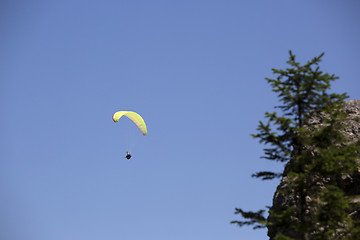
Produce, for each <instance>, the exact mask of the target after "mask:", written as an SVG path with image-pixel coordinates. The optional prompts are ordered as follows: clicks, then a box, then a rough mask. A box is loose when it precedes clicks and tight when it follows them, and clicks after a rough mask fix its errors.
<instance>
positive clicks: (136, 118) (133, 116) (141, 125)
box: [113, 111, 147, 136]
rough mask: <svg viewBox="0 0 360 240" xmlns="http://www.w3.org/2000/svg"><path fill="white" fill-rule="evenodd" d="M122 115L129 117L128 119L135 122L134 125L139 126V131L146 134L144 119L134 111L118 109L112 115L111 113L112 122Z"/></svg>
mask: <svg viewBox="0 0 360 240" xmlns="http://www.w3.org/2000/svg"><path fill="white" fill-rule="evenodd" d="M122 116H126V117H128V118H130V120H131V121H133V122H134V123H135V125H136V126H137V127H138V128H139V130H140V131H141V133H142V134H143V135H144V136H146V135H147V129H146V124H145V121H144V119H143V118H142V117H141V116H140V115H139V114H137V113H136V112H131V111H119V112H116V113H114V115H113V120H114V122H118V121H119V119H120V118H121V117H122Z"/></svg>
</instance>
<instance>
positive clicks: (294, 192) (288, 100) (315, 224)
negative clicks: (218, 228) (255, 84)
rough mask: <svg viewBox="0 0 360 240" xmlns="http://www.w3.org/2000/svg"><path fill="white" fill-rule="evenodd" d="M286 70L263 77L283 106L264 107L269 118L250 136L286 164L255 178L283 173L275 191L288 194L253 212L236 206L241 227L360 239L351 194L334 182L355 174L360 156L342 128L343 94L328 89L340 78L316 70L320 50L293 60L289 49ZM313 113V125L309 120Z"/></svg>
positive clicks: (287, 237)
mask: <svg viewBox="0 0 360 240" xmlns="http://www.w3.org/2000/svg"><path fill="white" fill-rule="evenodd" d="M289 53H290V58H289V60H288V61H287V63H288V64H289V65H290V67H289V68H286V69H285V70H278V69H273V73H274V74H276V75H277V78H276V79H270V78H266V80H267V82H268V83H269V84H270V85H271V87H272V90H273V91H274V92H275V93H277V96H278V98H279V100H280V102H281V103H282V105H280V106H277V107H276V108H277V109H278V110H279V111H274V112H272V113H269V112H266V113H265V118H266V119H267V122H266V123H264V122H262V121H260V122H259V125H258V128H257V131H258V133H257V134H253V135H252V136H253V137H254V138H257V139H259V141H260V143H263V144H265V145H266V148H264V153H265V156H264V157H263V158H265V159H268V160H273V161H277V162H281V163H285V164H286V167H285V169H284V172H282V173H275V172H271V171H260V172H257V173H255V174H253V177H256V178H260V179H262V180H271V179H274V178H279V177H286V180H287V186H286V188H285V189H282V190H279V191H281V193H282V194H284V195H288V196H289V195H291V196H293V198H292V201H293V202H292V203H291V204H288V205H287V206H273V207H269V209H270V210H269V214H270V216H269V217H268V218H266V217H265V216H264V213H265V210H264V209H262V210H259V211H257V212H252V211H244V210H242V209H241V208H236V209H235V210H236V212H235V214H240V215H241V216H242V218H243V219H245V220H241V221H232V223H235V224H238V225H239V226H244V225H253V228H254V229H257V228H265V227H267V228H268V229H269V230H270V229H272V230H274V229H276V231H269V232H268V235H269V237H270V239H276V240H280V239H281V240H291V239H296V240H297V239H301V240H309V239H319V240H325V239H360V233H359V232H360V230H358V229H360V225H359V223H358V222H357V221H355V220H353V219H352V218H351V217H349V210H350V208H351V199H350V198H349V197H348V196H345V195H344V192H343V191H342V190H341V189H340V188H339V186H338V183H339V181H340V180H341V177H342V176H343V175H344V174H353V173H354V172H355V171H356V170H357V167H359V166H358V165H357V163H356V161H355V160H356V159H360V152H359V146H360V144H359V142H360V141H358V142H356V143H352V142H350V141H349V140H348V139H347V138H346V137H345V135H343V134H342V133H341V130H342V129H343V128H344V127H345V123H346V120H347V115H346V114H345V113H344V112H343V111H342V108H343V102H344V100H345V99H346V98H347V95H346V94H335V93H332V94H329V93H328V91H329V89H330V85H331V82H332V81H334V80H336V79H338V77H336V76H335V75H329V74H327V73H323V72H322V71H320V68H319V63H320V62H321V58H322V56H323V55H324V53H322V54H320V55H319V56H318V57H315V58H313V59H312V60H311V61H308V62H307V63H306V64H304V65H301V64H300V63H298V62H296V60H295V55H293V54H292V52H291V51H290V52H289ZM311 118H317V119H318V122H317V124H311V123H310V121H309V119H311Z"/></svg>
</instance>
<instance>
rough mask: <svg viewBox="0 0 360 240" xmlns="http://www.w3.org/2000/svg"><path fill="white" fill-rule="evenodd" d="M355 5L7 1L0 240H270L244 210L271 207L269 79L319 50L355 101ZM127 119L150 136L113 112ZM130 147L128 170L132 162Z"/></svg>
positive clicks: (2, 45)
mask: <svg viewBox="0 0 360 240" xmlns="http://www.w3.org/2000/svg"><path fill="white" fill-rule="evenodd" d="M359 12H360V3H359V1H356V0H353V1H351V0H348V1H340V0H338V1H333V0H326V1H325V0H318V1H291V0H281V1H280V0H274V1H268V0H262V1H250V0H249V1H234V0H233V1H231V0H229V1H226V0H225V1H220V0H217V1H212V0H207V1H205V0H202V1H201V0H191V1H190V0H181V1H165V0H162V1H159V0H153V1H144V0H132V1H119V0H101V1H100V0H97V1H96V0H93V1H89V0H62V1H50V0H32V1H25V0H24V1H21V0H19V1H12V0H2V1H1V2H0V99H1V102H0V104H1V105H0V106H1V119H0V132H1V134H0V146H1V147H0V150H1V151H0V192H1V197H0V213H1V214H0V239H6V240H64V239H66V240H79V239H86V240H100V239H101V240H103V239H105V240H119V239H124V240H144V239H146V240H169V239H171V240H199V239H206V240H218V239H227V240H235V239H251V240H260V239H266V238H267V237H266V231H265V230H260V231H253V230H252V229H251V228H238V227H237V226H235V225H231V224H230V221H231V220H234V219H237V216H235V215H234V214H233V213H234V208H235V207H241V208H244V209H247V210H258V209H260V208H263V207H264V206H265V205H271V204H272V197H273V193H274V191H275V188H276V185H277V184H278V181H272V182H262V181H260V180H257V179H252V178H251V177H250V176H251V174H252V173H254V172H255V171H258V170H268V169H272V170H276V169H279V170H281V169H282V166H281V165H277V164H276V163H272V162H268V161H266V160H263V159H260V158H259V157H260V156H261V155H262V148H263V146H262V145H260V144H259V143H258V142H257V140H255V139H253V138H252V137H251V136H250V134H251V133H255V132H256V130H255V129H256V127H257V124H258V121H259V120H262V119H263V116H264V112H265V111H272V110H273V106H274V105H276V102H277V99H276V95H275V94H274V93H273V92H271V88H270V86H269V85H268V84H267V83H266V81H265V80H264V78H265V77H273V76H274V75H272V73H271V68H284V67H285V66H286V65H285V61H286V60H287V59H288V51H289V50H292V51H293V53H295V54H296V55H297V58H298V60H299V61H301V62H303V63H304V62H305V61H307V60H309V59H311V58H313V57H315V56H317V55H319V54H320V53H322V52H325V56H324V57H323V62H322V64H321V68H322V69H323V70H324V71H325V72H328V73H330V74H332V73H334V74H336V75H337V76H339V77H340V79H339V80H338V81H337V82H335V83H334V84H333V88H332V90H333V91H334V92H337V93H342V92H347V93H348V94H349V95H350V99H360V78H359V69H360V57H359V56H360V44H359V43H360V27H359V25H360V14H359ZM119 110H133V111H136V112H138V113H140V114H141V115H142V116H143V117H144V119H145V121H146V123H147V125H148V136H146V137H143V136H142V135H141V133H140V132H139V131H138V130H137V129H136V127H135V125H133V124H132V123H130V121H128V120H127V119H120V121H119V123H116V124H115V123H114V122H113V121H112V119H111V117H112V115H113V113H114V112H115V111H119ZM127 150H131V151H132V154H133V158H132V159H131V160H130V161H128V160H126V159H125V158H124V156H125V154H126V151H127Z"/></svg>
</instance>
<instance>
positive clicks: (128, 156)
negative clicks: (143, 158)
mask: <svg viewBox="0 0 360 240" xmlns="http://www.w3.org/2000/svg"><path fill="white" fill-rule="evenodd" d="M125 158H126V159H127V160H130V158H131V154H130V153H129V152H126V156H125Z"/></svg>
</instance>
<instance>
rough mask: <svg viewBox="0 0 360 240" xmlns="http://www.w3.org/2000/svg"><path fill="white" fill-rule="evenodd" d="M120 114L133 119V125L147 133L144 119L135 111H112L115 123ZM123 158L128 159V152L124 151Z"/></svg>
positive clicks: (129, 155)
mask: <svg viewBox="0 0 360 240" xmlns="http://www.w3.org/2000/svg"><path fill="white" fill-rule="evenodd" d="M122 116H126V117H128V118H129V119H130V120H131V121H133V123H135V125H136V126H137V127H138V129H139V130H140V132H141V133H142V134H143V135H144V136H146V135H147V128H146V124H145V121H144V119H143V118H142V117H141V116H140V115H139V114H137V113H136V112H132V111H118V112H116V113H114V115H113V117H112V119H113V121H114V122H115V123H116V122H118V121H119V119H120V118H121V117H122ZM125 158H126V159H128V160H129V159H130V158H131V154H130V152H126V156H125Z"/></svg>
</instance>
